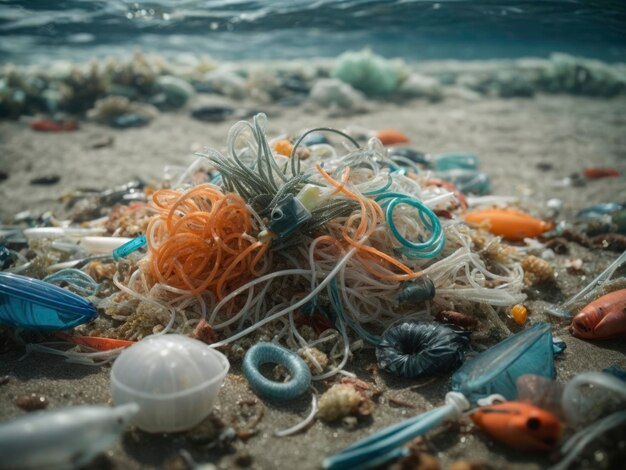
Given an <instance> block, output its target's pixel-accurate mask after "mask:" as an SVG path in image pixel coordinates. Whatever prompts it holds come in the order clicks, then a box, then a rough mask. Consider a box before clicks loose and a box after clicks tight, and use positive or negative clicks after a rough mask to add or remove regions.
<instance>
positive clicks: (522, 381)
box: [516, 374, 564, 419]
mask: <svg viewBox="0 0 626 470" xmlns="http://www.w3.org/2000/svg"><path fill="white" fill-rule="evenodd" d="M516 384H517V399H518V400H519V401H523V402H526V403H531V404H533V405H535V406H538V407H539V408H543V409H544V410H548V411H550V412H552V413H553V414H555V415H556V416H558V417H559V418H561V419H562V418H563V417H564V413H563V407H562V406H561V400H562V397H563V384H561V383H559V382H556V381H554V380H550V379H548V378H546V377H542V376H540V375H530V374H526V375H522V376H521V377H519V378H518V379H517V381H516Z"/></svg>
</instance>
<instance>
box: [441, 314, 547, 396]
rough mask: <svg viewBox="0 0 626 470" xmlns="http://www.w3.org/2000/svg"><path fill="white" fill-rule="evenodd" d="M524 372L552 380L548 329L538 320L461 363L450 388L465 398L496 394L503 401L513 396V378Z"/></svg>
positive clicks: (514, 379) (515, 392) (514, 394)
mask: <svg viewBox="0 0 626 470" xmlns="http://www.w3.org/2000/svg"><path fill="white" fill-rule="evenodd" d="M525 374H533V375H540V376H542V377H547V378H549V379H554V378H555V376H556V371H555V369H554V350H553V345H552V330H551V327H550V325H549V324H548V323H545V322H540V323H536V324H535V325H533V326H531V327H530V328H527V329H526V330H524V331H522V332H520V333H517V334H515V335H513V336H510V337H508V338H507V339H505V340H504V341H502V342H500V343H498V344H496V345H495V346H493V347H492V348H490V349H488V350H486V351H485V352H483V353H481V354H480V355H478V356H477V357H475V358H473V359H470V360H467V361H465V363H464V364H463V365H462V366H461V368H460V369H458V370H457V371H456V372H455V373H454V375H453V376H452V379H451V382H450V389H451V390H454V391H456V392H461V393H462V394H463V395H465V396H466V397H467V398H468V400H470V401H472V402H474V403H476V402H477V400H478V399H480V398H484V397H486V396H489V395H492V394H496V393H497V394H500V395H502V396H503V397H505V398H506V399H507V400H514V399H515V398H517V387H516V381H517V379H518V377H521V376H522V375H525Z"/></svg>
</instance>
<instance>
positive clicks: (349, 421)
mask: <svg viewBox="0 0 626 470" xmlns="http://www.w3.org/2000/svg"><path fill="white" fill-rule="evenodd" d="M358 425H359V420H358V419H357V418H356V417H355V416H344V417H343V418H341V426H342V427H343V428H344V429H346V430H348V431H354V430H355V429H356V428H357V426H358Z"/></svg>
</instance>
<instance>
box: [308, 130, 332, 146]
mask: <svg viewBox="0 0 626 470" xmlns="http://www.w3.org/2000/svg"><path fill="white" fill-rule="evenodd" d="M302 143H303V144H304V145H306V146H307V147H310V146H312V145H320V144H328V143H329V141H328V138H327V137H326V136H325V135H324V134H320V133H318V132H312V133H310V134H308V135H307V136H306V137H305V138H304V140H303V141H302Z"/></svg>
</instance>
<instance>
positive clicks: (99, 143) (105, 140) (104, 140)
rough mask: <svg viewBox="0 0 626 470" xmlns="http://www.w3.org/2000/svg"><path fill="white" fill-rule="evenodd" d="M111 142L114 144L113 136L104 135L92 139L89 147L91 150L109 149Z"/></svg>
mask: <svg viewBox="0 0 626 470" xmlns="http://www.w3.org/2000/svg"><path fill="white" fill-rule="evenodd" d="M113 142H115V139H114V138H113V136H110V135H105V136H102V137H97V138H95V139H93V140H92V141H91V142H90V143H89V147H91V148H92V149H103V148H106V147H111V146H112V145H113Z"/></svg>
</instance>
